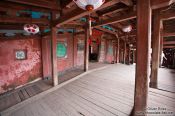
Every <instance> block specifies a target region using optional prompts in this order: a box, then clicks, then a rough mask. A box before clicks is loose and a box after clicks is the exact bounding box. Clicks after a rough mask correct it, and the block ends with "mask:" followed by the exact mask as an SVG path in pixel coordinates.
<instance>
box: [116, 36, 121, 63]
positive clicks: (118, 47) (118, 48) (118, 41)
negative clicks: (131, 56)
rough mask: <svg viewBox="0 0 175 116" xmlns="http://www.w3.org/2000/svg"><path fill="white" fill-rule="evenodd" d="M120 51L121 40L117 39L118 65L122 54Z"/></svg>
mask: <svg viewBox="0 0 175 116" xmlns="http://www.w3.org/2000/svg"><path fill="white" fill-rule="evenodd" d="M119 50H120V39H119V38H117V54H116V55H117V58H116V61H117V62H116V63H119V58H120V57H119V54H120V53H119Z"/></svg>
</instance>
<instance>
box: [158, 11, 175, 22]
mask: <svg viewBox="0 0 175 116" xmlns="http://www.w3.org/2000/svg"><path fill="white" fill-rule="evenodd" d="M160 18H161V20H170V19H174V18H175V10H168V11H166V12H162V13H161V14H160Z"/></svg>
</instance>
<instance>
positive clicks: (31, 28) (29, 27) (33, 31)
mask: <svg viewBox="0 0 175 116" xmlns="http://www.w3.org/2000/svg"><path fill="white" fill-rule="evenodd" d="M24 31H26V32H27V33H30V34H36V33H38V32H39V27H38V26H37V25H35V24H25V25H24Z"/></svg>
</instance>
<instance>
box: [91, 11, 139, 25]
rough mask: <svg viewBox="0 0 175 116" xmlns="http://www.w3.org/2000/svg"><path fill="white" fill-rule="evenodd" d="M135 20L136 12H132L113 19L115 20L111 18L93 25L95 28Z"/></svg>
mask: <svg viewBox="0 0 175 116" xmlns="http://www.w3.org/2000/svg"><path fill="white" fill-rule="evenodd" d="M134 18H136V12H130V13H128V14H125V15H122V16H120V17H118V16H116V17H113V18H110V19H107V20H103V21H101V22H99V23H97V24H95V25H93V27H98V26H102V25H107V24H113V23H118V22H122V21H126V20H130V19H134Z"/></svg>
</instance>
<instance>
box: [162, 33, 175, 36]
mask: <svg viewBox="0 0 175 116" xmlns="http://www.w3.org/2000/svg"><path fill="white" fill-rule="evenodd" d="M172 36H175V32H170V33H169V32H164V33H163V37H172Z"/></svg>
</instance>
